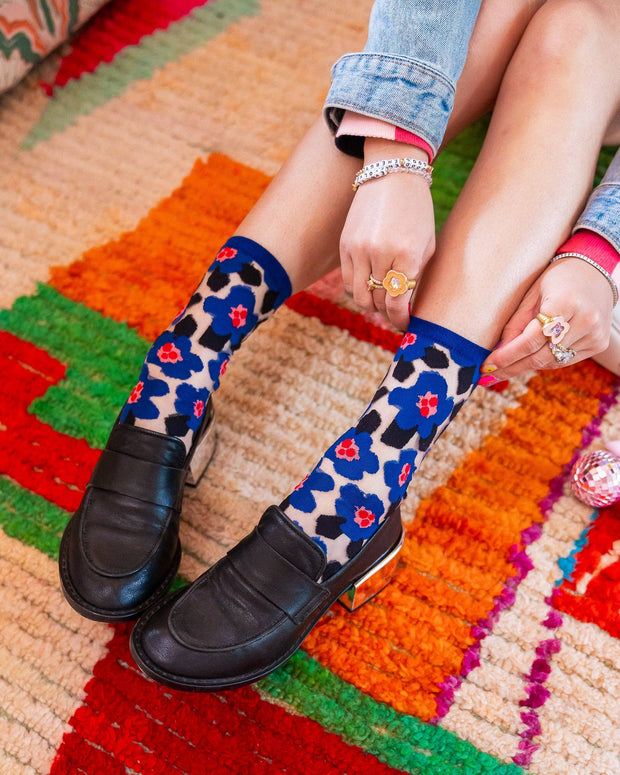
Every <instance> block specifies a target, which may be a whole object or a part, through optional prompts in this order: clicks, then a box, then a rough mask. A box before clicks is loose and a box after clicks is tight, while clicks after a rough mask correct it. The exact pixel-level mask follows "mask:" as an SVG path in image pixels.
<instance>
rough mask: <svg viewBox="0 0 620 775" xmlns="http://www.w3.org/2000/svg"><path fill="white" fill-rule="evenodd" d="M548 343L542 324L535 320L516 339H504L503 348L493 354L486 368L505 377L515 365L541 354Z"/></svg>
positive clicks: (486, 362)
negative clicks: (491, 368) (492, 368)
mask: <svg viewBox="0 0 620 775" xmlns="http://www.w3.org/2000/svg"><path fill="white" fill-rule="evenodd" d="M546 341H547V340H546V339H545V337H544V336H543V333H542V329H541V327H540V323H539V322H538V320H536V318H534V319H533V320H530V322H529V323H528V324H527V325H526V326H525V327H524V328H523V330H522V331H521V333H520V334H518V335H517V336H516V337H515V338H514V339H512V340H504V339H502V346H501V347H500V348H498V349H496V350H494V351H493V352H492V353H491V355H490V356H489V357H488V358H487V360H486V361H485V366H487V367H491V366H493V367H494V372H500V373H501V374H502V375H504V374H506V373H507V370H508V369H510V367H511V366H512V365H513V364H515V363H519V362H520V361H522V360H523V359H525V358H528V357H531V356H533V355H534V354H535V353H537V352H540V350H541V349H542V348H543V346H544V345H545V344H546Z"/></svg>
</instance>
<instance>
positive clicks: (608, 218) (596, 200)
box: [573, 182, 620, 253]
mask: <svg viewBox="0 0 620 775" xmlns="http://www.w3.org/2000/svg"><path fill="white" fill-rule="evenodd" d="M577 229H590V231H594V232H596V233H597V234H600V236H601V237H604V238H605V239H606V240H607V241H608V242H610V243H611V244H612V245H613V246H614V248H615V249H616V250H617V251H618V252H619V253H620V184H617V183H605V182H603V183H601V185H600V186H597V188H595V189H594V191H593V192H592V194H591V195H590V198H589V199H588V203H587V205H586V207H585V210H584V211H583V213H582V214H581V216H580V217H579V220H578V221H577V223H576V224H575V227H574V229H573V233H574V232H575V231H577Z"/></svg>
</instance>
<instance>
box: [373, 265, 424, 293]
mask: <svg viewBox="0 0 620 775" xmlns="http://www.w3.org/2000/svg"><path fill="white" fill-rule="evenodd" d="M416 285H417V280H410V279H409V278H408V277H407V275H406V274H404V273H403V272H397V271H396V270H394V269H390V271H389V272H388V273H387V274H386V275H385V277H384V278H383V280H377V278H376V277H373V276H372V275H370V277H369V278H368V282H367V283H366V287H367V288H368V290H369V291H376V290H377V289H378V288H383V289H384V290H385V291H386V292H387V293H388V294H389V295H390V296H392V297H394V296H402V294H403V293H407V291H412V290H413V289H414V288H415V287H416Z"/></svg>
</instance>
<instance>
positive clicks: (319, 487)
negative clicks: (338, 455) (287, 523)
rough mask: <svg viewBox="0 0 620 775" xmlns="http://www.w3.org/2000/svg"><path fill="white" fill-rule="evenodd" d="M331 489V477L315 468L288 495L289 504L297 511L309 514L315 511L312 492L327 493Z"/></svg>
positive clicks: (332, 486) (332, 485)
mask: <svg viewBox="0 0 620 775" xmlns="http://www.w3.org/2000/svg"><path fill="white" fill-rule="evenodd" d="M333 488H334V480H333V479H332V478H331V476H330V475H329V474H326V473H324V472H323V471H320V470H319V469H318V468H315V469H314V471H312V472H311V473H310V474H308V476H307V477H306V478H305V479H304V480H303V482H301V483H300V484H298V485H297V487H296V488H295V489H294V490H293V492H292V493H291V494H290V495H289V503H290V504H291V505H292V506H293V507H294V508H296V509H297V510H298V511H303V512H304V513H305V514H310V513H312V512H313V511H314V509H316V499H315V497H314V495H313V494H312V491H313V490H314V491H315V492H329V491H330V490H333Z"/></svg>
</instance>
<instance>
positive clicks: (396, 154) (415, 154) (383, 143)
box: [364, 137, 429, 164]
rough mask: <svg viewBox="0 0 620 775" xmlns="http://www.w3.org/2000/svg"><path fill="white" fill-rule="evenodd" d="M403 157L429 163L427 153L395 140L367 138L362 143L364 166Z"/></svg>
mask: <svg viewBox="0 0 620 775" xmlns="http://www.w3.org/2000/svg"><path fill="white" fill-rule="evenodd" d="M405 157H406V158H410V159H419V160H420V161H424V162H426V163H427V164H428V163H429V155H428V153H427V152H426V151H425V150H424V149H423V148H418V147H417V146H415V145H410V144H409V143H401V142H398V141H397V140H386V139H385V138H382V137H367V138H366V140H365V141H364V164H372V163H373V162H375V161H381V160H382V159H393V158H405Z"/></svg>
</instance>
